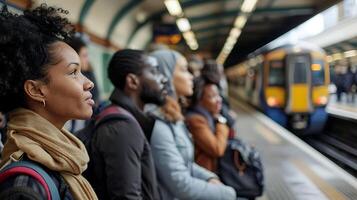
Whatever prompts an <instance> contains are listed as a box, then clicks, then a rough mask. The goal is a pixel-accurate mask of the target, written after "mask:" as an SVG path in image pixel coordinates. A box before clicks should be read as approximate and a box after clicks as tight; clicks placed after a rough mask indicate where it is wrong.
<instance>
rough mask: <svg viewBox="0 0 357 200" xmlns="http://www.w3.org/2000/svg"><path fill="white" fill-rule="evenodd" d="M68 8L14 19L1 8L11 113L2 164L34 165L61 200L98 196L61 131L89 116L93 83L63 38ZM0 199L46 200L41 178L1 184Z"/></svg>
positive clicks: (1, 60) (1, 74)
mask: <svg viewBox="0 0 357 200" xmlns="http://www.w3.org/2000/svg"><path fill="white" fill-rule="evenodd" d="M63 14H67V11H65V10H63V9H59V8H53V7H48V6H46V5H45V4H43V5H41V6H39V7H37V8H35V9H32V10H26V11H24V13H23V14H21V15H17V14H12V13H11V12H9V11H8V10H7V7H6V5H5V6H3V8H2V9H1V11H0V30H1V31H0V49H1V51H0V111H1V112H5V113H8V115H9V121H8V130H7V136H8V140H7V142H6V144H5V146H4V150H3V156H2V158H3V160H2V162H1V164H0V167H4V166H7V165H8V164H9V163H12V162H18V161H23V160H25V161H29V162H32V163H35V164H38V165H39V166H40V167H41V168H43V169H44V170H45V171H46V172H47V173H48V174H49V175H50V177H51V179H53V182H54V183H55V184H56V186H57V189H58V191H59V194H60V196H61V198H60V199H66V200H67V199H76V200H90V199H97V197H96V195H95V193H94V191H93V189H92V187H91V186H90V184H89V183H88V182H87V180H86V179H85V178H83V176H82V175H81V173H82V172H83V171H84V170H85V169H86V167H87V163H88V160H89V158H88V155H87V152H86V150H85V147H84V145H83V144H82V143H81V142H80V141H79V140H78V139H76V137H74V136H73V135H72V134H71V133H69V132H68V131H66V130H64V129H63V128H62V127H63V125H64V124H65V122H66V121H68V120H71V119H88V118H90V117H91V115H92V106H93V105H94V101H93V100H92V95H91V93H90V90H91V89H92V88H93V87H94V84H93V83H92V82H91V81H89V80H88V79H87V78H85V77H84V76H83V75H82V73H81V64H80V59H79V57H78V54H77V53H76V52H75V51H74V50H73V49H72V48H71V47H70V46H68V45H67V44H66V43H64V42H63V41H64V40H65V39H67V38H69V37H71V33H72V26H71V25H70V24H69V22H68V20H67V19H66V18H63V17H62V15H63ZM0 199H41V200H42V199H51V197H49V192H48V190H47V189H46V188H45V187H43V185H42V184H41V182H40V181H38V179H35V178H33V177H31V176H28V175H25V174H17V175H15V176H11V177H9V178H7V179H6V181H4V182H2V183H0Z"/></svg>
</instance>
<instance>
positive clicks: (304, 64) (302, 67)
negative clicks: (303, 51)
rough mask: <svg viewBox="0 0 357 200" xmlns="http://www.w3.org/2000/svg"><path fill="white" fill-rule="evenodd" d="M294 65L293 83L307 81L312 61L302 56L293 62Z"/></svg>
mask: <svg viewBox="0 0 357 200" xmlns="http://www.w3.org/2000/svg"><path fill="white" fill-rule="evenodd" d="M291 64H292V65H291V66H292V67H293V77H294V80H293V83H298V84H299V83H307V77H308V74H309V70H310V63H309V60H308V58H307V57H305V56H300V57H296V59H294V62H293V63H291Z"/></svg>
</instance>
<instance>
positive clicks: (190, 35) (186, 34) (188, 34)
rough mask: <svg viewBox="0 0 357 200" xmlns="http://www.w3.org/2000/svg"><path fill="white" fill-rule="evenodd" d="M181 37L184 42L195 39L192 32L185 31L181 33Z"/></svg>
mask: <svg viewBox="0 0 357 200" xmlns="http://www.w3.org/2000/svg"><path fill="white" fill-rule="evenodd" d="M183 37H184V38H185V40H193V39H195V34H194V33H193V32H192V31H187V32H184V33H183Z"/></svg>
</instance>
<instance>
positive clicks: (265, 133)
mask: <svg viewBox="0 0 357 200" xmlns="http://www.w3.org/2000/svg"><path fill="white" fill-rule="evenodd" d="M254 129H255V130H256V131H257V132H258V133H259V134H260V135H261V136H262V137H263V138H264V139H265V140H267V141H268V142H269V143H270V144H275V145H276V144H280V143H281V138H280V137H279V136H277V135H276V134H275V133H274V132H273V131H272V130H270V129H269V128H268V127H265V126H263V125H261V124H258V123H256V124H255V125H254Z"/></svg>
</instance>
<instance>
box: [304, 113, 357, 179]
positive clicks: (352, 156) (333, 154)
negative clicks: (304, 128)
mask: <svg viewBox="0 0 357 200" xmlns="http://www.w3.org/2000/svg"><path fill="white" fill-rule="evenodd" d="M303 139H304V140H305V141H306V142H307V143H309V144H310V145H311V146H313V147H314V148H315V149H317V150H318V151H320V152H321V153H323V154H324V155H326V156H327V157H329V158H330V159H331V160H333V161H334V162H336V163H337V164H338V165H340V166H341V167H343V168H344V169H346V170H347V171H348V172H349V173H351V174H352V175H353V176H355V177H357V121H356V120H351V119H348V118H341V117H338V116H333V115H330V116H329V119H328V121H327V126H326V128H325V130H324V131H323V132H322V133H320V134H317V135H312V136H307V137H304V138H303Z"/></svg>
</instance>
